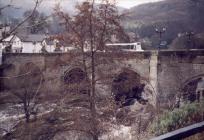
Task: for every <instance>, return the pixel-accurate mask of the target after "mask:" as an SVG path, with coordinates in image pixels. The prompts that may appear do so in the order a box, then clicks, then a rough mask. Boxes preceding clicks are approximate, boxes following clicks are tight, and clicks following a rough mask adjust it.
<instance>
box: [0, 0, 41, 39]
mask: <svg viewBox="0 0 204 140" xmlns="http://www.w3.org/2000/svg"><path fill="white" fill-rule="evenodd" d="M42 1H43V0H34V2H35V5H34V8H33V10H32V12H31V13H30V15H28V16H27V17H25V18H24V19H23V20H22V21H20V22H19V23H18V24H17V25H15V26H14V27H13V28H12V29H11V30H10V31H8V32H7V33H6V35H5V36H3V37H1V38H0V42H2V41H3V40H4V39H5V38H7V37H8V36H10V35H11V34H13V33H15V32H16V31H17V29H18V28H19V27H21V26H22V25H23V24H24V23H25V22H26V21H27V20H29V19H30V18H31V17H32V16H33V14H34V13H35V11H36V9H37V7H38V6H39V5H40V3H41V2H42ZM7 7H10V5H8V6H6V7H5V8H7ZM5 8H3V9H5ZM3 9H2V10H3ZM3 28H4V27H3Z"/></svg>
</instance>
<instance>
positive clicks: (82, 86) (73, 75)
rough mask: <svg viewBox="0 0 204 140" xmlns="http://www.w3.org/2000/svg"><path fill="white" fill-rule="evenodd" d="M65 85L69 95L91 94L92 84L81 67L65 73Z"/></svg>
mask: <svg viewBox="0 0 204 140" xmlns="http://www.w3.org/2000/svg"><path fill="white" fill-rule="evenodd" d="M63 83H64V86H65V89H66V92H67V93H80V94H89V93H90V82H89V78H88V76H87V74H86V72H85V71H84V70H83V68H81V67H77V66H76V67H70V68H68V69H67V70H65V71H64V74H63Z"/></svg>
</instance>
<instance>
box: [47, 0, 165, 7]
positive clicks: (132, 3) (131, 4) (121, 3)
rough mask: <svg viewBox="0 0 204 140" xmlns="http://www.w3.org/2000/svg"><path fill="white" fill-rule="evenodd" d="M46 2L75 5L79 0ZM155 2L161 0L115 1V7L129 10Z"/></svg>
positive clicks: (50, 0)
mask: <svg viewBox="0 0 204 140" xmlns="http://www.w3.org/2000/svg"><path fill="white" fill-rule="evenodd" d="M47 1H49V2H50V3H55V2H60V1H61V2H62V1H64V2H69V3H70V4H72V3H75V2H76V1H81V0H47ZM157 1H161V0H117V5H118V6H120V7H124V8H131V7H134V6H136V5H139V4H144V3H149V2H157Z"/></svg>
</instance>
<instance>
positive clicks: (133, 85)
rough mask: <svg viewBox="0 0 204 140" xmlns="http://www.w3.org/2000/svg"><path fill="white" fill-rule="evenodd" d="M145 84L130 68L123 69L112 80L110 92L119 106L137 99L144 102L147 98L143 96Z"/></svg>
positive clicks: (130, 103)
mask: <svg viewBox="0 0 204 140" xmlns="http://www.w3.org/2000/svg"><path fill="white" fill-rule="evenodd" d="M145 86H146V84H145V83H144V82H143V81H142V77H141V76H140V75H139V74H138V73H137V72H135V71H133V70H131V69H127V68H126V69H123V70H121V71H120V72H118V74H117V75H116V76H115V77H114V78H113V80H112V94H113V96H114V100H115V102H116V104H118V105H120V106H129V105H133V104H134V102H135V101H136V100H137V101H138V102H139V103H141V104H146V103H147V102H148V100H147V99H145V98H144V97H143V92H144V88H145Z"/></svg>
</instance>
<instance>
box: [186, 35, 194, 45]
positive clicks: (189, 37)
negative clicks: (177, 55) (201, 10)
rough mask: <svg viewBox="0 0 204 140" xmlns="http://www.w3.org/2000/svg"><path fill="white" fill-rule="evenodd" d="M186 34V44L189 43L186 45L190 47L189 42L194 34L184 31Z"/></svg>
mask: <svg viewBox="0 0 204 140" xmlns="http://www.w3.org/2000/svg"><path fill="white" fill-rule="evenodd" d="M186 36H187V38H188V41H187V42H188V44H189V46H188V49H190V47H191V42H192V37H193V36H194V32H186Z"/></svg>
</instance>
